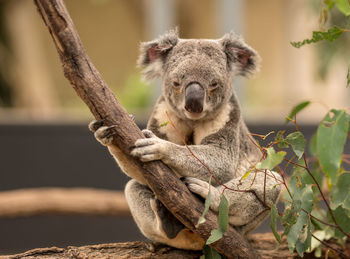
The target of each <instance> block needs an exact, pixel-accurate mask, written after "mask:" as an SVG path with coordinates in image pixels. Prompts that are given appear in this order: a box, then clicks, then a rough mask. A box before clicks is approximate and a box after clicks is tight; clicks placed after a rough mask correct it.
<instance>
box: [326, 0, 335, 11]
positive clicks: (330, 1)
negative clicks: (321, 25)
mask: <svg viewBox="0 0 350 259" xmlns="http://www.w3.org/2000/svg"><path fill="white" fill-rule="evenodd" d="M334 1H335V0H325V1H324V3H325V4H326V5H327V7H328V10H331V9H332V8H333V6H334Z"/></svg>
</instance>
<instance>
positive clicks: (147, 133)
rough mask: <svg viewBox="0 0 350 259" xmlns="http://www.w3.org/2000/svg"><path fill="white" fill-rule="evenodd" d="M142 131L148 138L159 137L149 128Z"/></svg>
mask: <svg viewBox="0 0 350 259" xmlns="http://www.w3.org/2000/svg"><path fill="white" fill-rule="evenodd" d="M142 133H143V135H145V137H146V138H157V136H156V135H155V134H154V133H153V132H152V131H151V130H149V129H143V130H142Z"/></svg>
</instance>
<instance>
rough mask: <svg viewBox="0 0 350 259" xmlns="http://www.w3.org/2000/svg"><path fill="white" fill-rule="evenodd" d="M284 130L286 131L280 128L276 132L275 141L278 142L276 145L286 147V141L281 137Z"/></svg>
mask: <svg viewBox="0 0 350 259" xmlns="http://www.w3.org/2000/svg"><path fill="white" fill-rule="evenodd" d="M285 132H286V131H285V130H280V131H278V132H277V134H276V137H275V141H276V142H277V143H278V144H277V145H278V147H279V148H287V147H288V143H286V142H285V141H284V137H283V134H284V133H285Z"/></svg>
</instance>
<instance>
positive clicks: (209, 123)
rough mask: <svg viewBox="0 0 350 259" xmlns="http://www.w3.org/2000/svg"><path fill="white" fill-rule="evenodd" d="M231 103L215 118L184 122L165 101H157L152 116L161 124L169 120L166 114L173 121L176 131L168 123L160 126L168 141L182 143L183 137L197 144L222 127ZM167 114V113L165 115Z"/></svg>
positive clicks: (227, 118)
mask: <svg viewBox="0 0 350 259" xmlns="http://www.w3.org/2000/svg"><path fill="white" fill-rule="evenodd" d="M231 110H232V107H231V105H230V104H229V103H228V104H226V106H225V107H223V109H222V110H221V111H220V113H219V114H218V115H217V116H216V117H215V120H205V121H198V122H195V121H194V122H190V123H189V122H186V121H184V120H182V119H179V118H178V117H177V116H176V115H175V114H174V113H173V112H172V111H171V110H170V109H169V108H168V107H167V104H166V103H165V102H162V103H159V104H158V107H157V109H156V112H155V114H154V118H155V119H157V121H158V122H159V123H160V124H162V123H164V122H167V121H169V118H168V116H169V117H170V119H171V120H172V122H173V123H174V125H175V127H176V129H177V131H178V133H177V132H176V130H175V129H174V127H173V126H172V125H171V124H170V123H168V124H167V125H166V126H163V127H160V128H159V132H160V133H161V134H164V135H166V136H167V138H168V140H169V141H170V142H173V143H175V144H179V145H183V142H182V139H181V138H180V136H181V137H183V138H184V139H185V140H186V141H187V140H188V139H191V140H192V142H193V144H195V145H199V144H200V143H201V141H202V140H203V139H204V138H205V137H206V136H208V135H211V134H213V133H215V132H217V131H218V130H220V129H222V128H223V127H224V125H225V124H226V123H227V122H228V120H229V119H230V112H231ZM167 114H168V115H167ZM179 135H180V136H179Z"/></svg>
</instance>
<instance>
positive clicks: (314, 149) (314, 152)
mask: <svg viewBox="0 0 350 259" xmlns="http://www.w3.org/2000/svg"><path fill="white" fill-rule="evenodd" d="M309 150H310V154H311V155H312V156H316V155H317V134H316V133H315V134H313V135H312V137H311V140H310V144H309Z"/></svg>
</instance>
